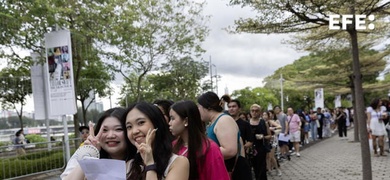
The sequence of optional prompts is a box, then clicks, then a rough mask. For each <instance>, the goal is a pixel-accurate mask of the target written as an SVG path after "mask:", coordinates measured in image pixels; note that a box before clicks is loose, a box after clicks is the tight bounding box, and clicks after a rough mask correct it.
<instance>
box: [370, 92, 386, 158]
mask: <svg viewBox="0 0 390 180" xmlns="http://www.w3.org/2000/svg"><path fill="white" fill-rule="evenodd" d="M386 118H387V113H386V108H385V107H384V106H382V101H381V100H380V99H378V98H376V99H373V100H372V101H371V104H370V107H368V108H367V130H368V132H369V133H371V136H372V146H373V149H374V154H375V155H376V156H379V155H380V156H386V155H385V154H384V143H385V142H384V137H385V135H386V129H385V123H384V122H383V119H386ZM377 138H378V143H379V149H380V154H379V155H378V152H377V143H376V139H377Z"/></svg>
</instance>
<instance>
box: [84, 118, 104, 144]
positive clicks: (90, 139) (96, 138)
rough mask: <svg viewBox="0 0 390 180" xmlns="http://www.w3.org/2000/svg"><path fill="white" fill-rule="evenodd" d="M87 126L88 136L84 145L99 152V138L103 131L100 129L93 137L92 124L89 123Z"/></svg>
mask: <svg viewBox="0 0 390 180" xmlns="http://www.w3.org/2000/svg"><path fill="white" fill-rule="evenodd" d="M88 125H89V136H88V138H87V140H85V141H84V144H85V145H92V146H95V147H96V148H97V149H98V150H99V151H100V149H101V147H100V142H99V140H100V137H101V136H102V132H103V131H102V130H101V129H100V130H99V133H98V134H97V135H96V136H95V131H94V128H93V126H94V123H92V122H91V121H89V123H88Z"/></svg>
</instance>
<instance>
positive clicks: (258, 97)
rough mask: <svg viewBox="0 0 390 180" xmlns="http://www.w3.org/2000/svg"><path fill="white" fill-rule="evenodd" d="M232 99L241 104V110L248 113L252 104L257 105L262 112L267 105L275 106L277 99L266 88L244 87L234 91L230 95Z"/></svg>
mask: <svg viewBox="0 0 390 180" xmlns="http://www.w3.org/2000/svg"><path fill="white" fill-rule="evenodd" d="M231 96H232V98H236V99H238V100H239V101H240V103H241V109H242V110H245V111H248V112H249V109H250V106H251V105H252V104H255V103H256V104H259V105H260V106H261V107H262V109H263V110H266V109H267V107H268V104H273V105H276V104H277V102H278V99H277V98H276V97H275V96H274V94H273V93H272V92H271V90H269V89H266V88H260V87H256V88H253V89H251V88H249V87H246V88H244V89H240V90H235V91H233V93H232V95H231Z"/></svg>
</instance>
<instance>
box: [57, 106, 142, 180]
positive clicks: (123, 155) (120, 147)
mask: <svg viewBox="0 0 390 180" xmlns="http://www.w3.org/2000/svg"><path fill="white" fill-rule="evenodd" d="M124 112H125V109H123V108H112V109H109V110H107V111H105V112H104V113H103V114H102V115H101V116H100V118H99V120H98V122H97V124H96V127H95V130H94V127H93V125H91V124H90V127H89V128H90V130H89V131H90V133H91V134H90V135H89V136H88V138H87V140H85V141H84V145H83V146H81V147H80V148H79V149H78V150H77V151H76V152H75V153H74V155H73V156H72V158H71V159H70V160H69V162H68V164H67V166H66V169H65V171H64V172H63V173H62V174H61V178H62V179H72V180H73V179H84V178H85V175H84V172H83V171H82V169H81V167H80V165H79V164H78V162H77V159H78V158H79V156H80V157H83V156H85V155H88V154H93V153H94V152H92V153H90V152H88V150H93V147H94V148H96V151H99V154H100V156H99V158H100V159H117V160H124V161H126V162H129V160H131V159H133V157H134V154H135V153H136V151H137V150H136V148H135V147H134V146H132V145H131V144H130V141H129V140H128V139H127V138H126V136H125V134H124V132H125V126H124V125H122V123H121V121H120V119H121V118H122V116H123V115H124ZM95 134H96V136H95ZM82 153H84V154H82Z"/></svg>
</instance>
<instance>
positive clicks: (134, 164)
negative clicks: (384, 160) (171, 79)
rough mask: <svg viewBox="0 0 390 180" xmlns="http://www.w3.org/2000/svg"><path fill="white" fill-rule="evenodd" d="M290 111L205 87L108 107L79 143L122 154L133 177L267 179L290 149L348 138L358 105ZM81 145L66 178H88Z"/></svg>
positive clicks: (376, 106)
mask: <svg viewBox="0 0 390 180" xmlns="http://www.w3.org/2000/svg"><path fill="white" fill-rule="evenodd" d="M225 104H227V106H228V110H224V106H225ZM370 107H372V108H371V109H370V108H369V109H368V110H367V115H368V119H369V120H368V122H367V124H368V131H370V132H372V135H373V139H374V137H375V138H378V139H379V142H378V145H379V149H380V152H379V153H377V151H376V146H377V145H376V143H375V144H374V149H375V154H378V155H379V156H380V155H382V156H384V155H385V154H384V152H383V147H384V141H383V139H384V138H383V137H384V132H382V130H383V131H385V126H384V125H383V127H382V125H378V123H383V122H380V121H382V120H384V119H385V118H387V114H386V115H385V112H384V110H383V108H381V107H382V106H381V101H378V102H375V103H374V102H373V103H372V104H371V106H370ZM286 112H287V113H284V112H283V110H282V109H281V107H280V106H275V107H274V108H273V109H272V110H264V109H263V108H262V107H261V106H260V105H258V104H255V103H254V104H252V105H251V106H250V112H249V113H244V112H242V111H241V103H240V101H239V100H235V99H234V100H232V99H230V97H229V96H227V95H224V96H222V97H218V95H217V94H215V93H214V92H206V93H204V94H202V95H201V96H199V97H198V99H197V102H193V101H189V100H183V101H178V102H172V101H169V100H157V101H155V102H153V103H146V102H138V103H134V104H132V105H130V106H129V107H127V108H120V107H117V108H113V109H109V110H107V111H106V112H104V113H103V115H102V116H101V117H100V119H99V120H98V122H97V124H96V126H94V125H93V124H90V125H89V128H86V127H83V128H80V131H84V132H85V134H88V136H87V137H86V138H85V141H84V142H83V144H82V145H81V146H80V147H79V150H80V149H82V148H84V147H86V146H89V147H91V146H92V147H94V148H96V149H97V150H98V151H99V152H100V156H99V158H101V159H117V160H123V161H125V162H126V178H127V179H131V180H133V179H140V180H141V179H142V180H144V179H167V180H170V179H201V180H202V179H210V180H211V179H220V180H225V179H226V180H229V179H245V180H246V179H248V180H249V179H253V178H255V179H256V180H266V179H267V176H269V175H277V176H282V175H283V173H282V168H281V166H280V163H283V162H284V161H287V160H291V156H293V155H295V156H296V157H297V158H300V157H301V154H300V147H301V146H304V145H305V144H308V143H310V142H312V141H317V140H318V139H323V138H326V137H330V136H331V135H332V134H333V133H334V132H335V130H337V131H338V132H339V137H340V139H341V140H344V139H345V138H346V137H347V126H351V125H352V124H353V119H352V117H353V111H352V112H351V111H350V110H348V109H345V108H343V107H340V108H337V109H336V110H334V111H333V110H327V109H325V110H324V109H321V108H317V109H316V111H313V110H310V111H308V112H306V111H301V110H298V111H294V109H293V108H292V107H289V108H287V111H286ZM386 112H387V111H386ZM369 115H370V116H369ZM380 128H382V129H380ZM83 134H84V133H83ZM79 150H77V151H79ZM77 151H76V153H75V154H74V155H73V156H72V158H71V159H70V160H69V162H68V164H67V167H66V169H65V170H64V172H63V173H62V174H61V179H84V178H85V174H84V172H83V171H82V169H81V167H80V165H79V164H78V161H77V159H78V157H76V156H80V154H78V153H77ZM252 172H253V174H252Z"/></svg>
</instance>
